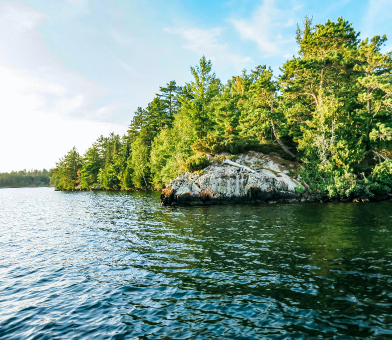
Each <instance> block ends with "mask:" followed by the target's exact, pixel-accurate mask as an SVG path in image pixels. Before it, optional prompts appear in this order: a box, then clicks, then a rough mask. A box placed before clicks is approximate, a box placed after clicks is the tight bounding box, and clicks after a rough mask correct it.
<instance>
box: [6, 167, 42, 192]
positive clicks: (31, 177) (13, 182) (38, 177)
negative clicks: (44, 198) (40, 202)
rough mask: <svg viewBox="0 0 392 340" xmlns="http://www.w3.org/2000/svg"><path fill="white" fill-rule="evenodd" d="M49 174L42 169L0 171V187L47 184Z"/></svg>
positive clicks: (40, 185)
mask: <svg viewBox="0 0 392 340" xmlns="http://www.w3.org/2000/svg"><path fill="white" fill-rule="evenodd" d="M49 181H50V175H49V172H48V171H47V170H46V169H44V170H42V171H41V170H31V171H26V170H21V171H12V172H0V188H21V187H45V186H49Z"/></svg>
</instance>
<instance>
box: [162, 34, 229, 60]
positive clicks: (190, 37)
mask: <svg viewBox="0 0 392 340" xmlns="http://www.w3.org/2000/svg"><path fill="white" fill-rule="evenodd" d="M164 31H165V32H167V33H172V34H179V35H180V36H181V37H182V38H183V39H184V40H185V41H186V42H187V43H186V45H182V46H181V47H183V48H186V49H188V50H190V51H193V52H196V53H198V54H199V55H201V54H205V53H208V52H211V51H215V50H224V49H226V48H227V44H219V43H218V38H219V36H220V35H221V29H220V28H212V29H209V30H202V29H200V28H164Z"/></svg>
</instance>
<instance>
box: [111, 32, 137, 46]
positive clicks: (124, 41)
mask: <svg viewBox="0 0 392 340" xmlns="http://www.w3.org/2000/svg"><path fill="white" fill-rule="evenodd" d="M111 35H112V37H113V39H114V41H115V42H116V43H118V44H120V45H130V44H132V42H133V39H131V38H129V37H128V36H126V35H124V34H123V33H120V32H117V31H112V32H111Z"/></svg>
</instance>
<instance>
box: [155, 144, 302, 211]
mask: <svg viewBox="0 0 392 340" xmlns="http://www.w3.org/2000/svg"><path fill="white" fill-rule="evenodd" d="M283 164H284V166H283ZM290 167H294V164H293V163H291V162H288V161H284V160H283V159H281V158H280V157H279V156H277V155H275V154H269V155H266V154H263V153H260V152H254V151H249V152H247V153H244V154H241V155H239V156H238V158H237V159H236V160H235V161H234V162H233V161H230V160H228V159H225V160H223V161H222V162H218V161H215V162H213V163H212V164H211V165H209V166H208V167H207V168H205V170H204V172H203V173H202V174H200V175H199V174H194V173H189V172H184V173H182V174H180V175H179V176H178V177H177V178H176V179H175V180H173V181H171V182H170V183H169V185H168V186H167V187H166V188H165V189H164V190H163V191H162V195H161V203H162V204H163V205H172V204H181V205H203V204H230V203H266V202H269V203H275V202H286V203H294V202H300V200H301V196H302V195H301V194H299V193H297V192H296V191H295V187H298V186H300V185H302V186H303V187H306V184H303V183H300V182H299V181H298V180H296V179H294V178H292V177H290V176H289V175H288V172H289V168H290Z"/></svg>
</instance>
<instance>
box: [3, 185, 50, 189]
mask: <svg viewBox="0 0 392 340" xmlns="http://www.w3.org/2000/svg"><path fill="white" fill-rule="evenodd" d="M22 188H54V187H53V186H50V185H38V186H37V185H30V186H21V187H15V186H14V187H12V186H10V187H0V189H22Z"/></svg>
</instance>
